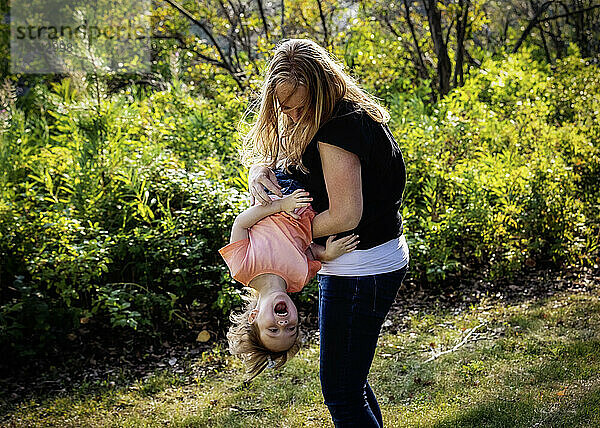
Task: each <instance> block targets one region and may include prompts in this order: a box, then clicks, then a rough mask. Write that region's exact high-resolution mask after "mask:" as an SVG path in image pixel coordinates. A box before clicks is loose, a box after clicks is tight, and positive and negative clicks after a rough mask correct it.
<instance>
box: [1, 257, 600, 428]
mask: <svg viewBox="0 0 600 428" xmlns="http://www.w3.org/2000/svg"><path fill="white" fill-rule="evenodd" d="M301 309H302V311H301V314H302V324H303V326H304V330H305V338H306V345H305V346H304V348H303V349H302V351H301V352H300V353H299V355H298V356H297V357H296V358H294V359H293V360H292V361H290V363H289V364H288V365H286V366H285V367H284V368H283V369H282V370H280V371H275V372H274V371H270V370H269V371H267V372H265V373H263V374H262V375H261V376H260V377H259V378H258V379H257V380H256V381H254V382H253V383H251V384H249V385H248V384H245V383H244V382H243V376H242V375H241V366H240V364H239V362H238V361H237V360H236V359H234V358H232V357H230V356H229V355H228V353H227V351H226V347H225V342H224V341H223V339H222V338H221V339H218V340H214V337H215V335H214V334H213V335H212V337H213V340H211V341H209V342H207V343H198V342H196V341H195V337H196V335H197V333H198V330H199V329H204V328H207V329H209V330H210V331H212V332H213V333H219V332H221V333H222V330H220V329H222V328H224V324H221V325H219V322H218V320H204V321H201V322H200V321H199V322H198V328H196V329H192V330H190V331H187V332H182V331H180V332H173V333H171V336H170V337H167V338H166V339H163V340H162V341H161V342H162V343H161V344H160V345H159V346H157V345H156V344H154V345H152V346H146V347H144V344H140V343H136V342H135V341H134V340H133V339H127V338H125V339H124V338H119V339H118V340H120V342H119V341H118V340H117V339H114V340H113V341H110V340H107V339H105V338H103V339H101V338H98V339H97V340H92V339H91V338H90V337H89V336H84V337H80V338H77V339H76V340H74V342H75V343H73V344H72V346H71V347H70V348H69V349H68V350H65V349H63V350H57V351H59V352H57V353H56V356H55V357H54V358H52V359H51V360H46V361H32V362H29V363H28V364H26V365H24V366H21V367H19V366H18V365H13V366H12V371H11V372H10V373H8V372H7V373H6V374H5V375H3V377H2V383H1V386H2V388H1V396H0V406H1V408H0V409H1V412H0V424H2V425H3V426H8V427H13V426H14V427H24V426H27V427H29V426H86V427H88V426H90V427H92V426H132V427H133V426H136V427H137V426H173V427H206V426H209V427H227V428H229V427H236V426H239V427H252V426H277V427H279V426H281V427H296V426H298V427H300V426H319V427H320V426H332V425H331V422H330V419H329V414H328V412H327V409H326V407H325V406H324V404H323V403H322V396H321V393H320V386H319V380H318V334H317V333H318V332H317V330H316V319H315V316H314V315H313V313H314V311H310V304H306V305H304V307H303V308H301ZM221 337H222V336H221ZM5 368H6V367H5ZM599 373H600V272H599V271H598V269H595V270H593V269H584V268H576V267H572V268H569V269H562V270H556V269H554V270H552V269H538V270H533V269H532V270H530V271H528V272H526V273H524V274H522V275H521V276H519V277H518V278H517V279H513V280H510V281H494V282H490V281H485V280H482V279H479V280H469V281H461V280H457V279H455V280H454V281H448V283H447V284H445V285H444V286H443V287H439V288H436V289H429V290H419V289H417V288H416V287H415V286H414V285H413V284H411V283H410V282H408V283H407V284H406V285H405V286H404V287H403V289H402V290H401V291H400V293H399V294H398V298H397V300H396V303H395V305H394V307H393V309H392V311H391V312H390V314H389V316H388V318H387V320H386V322H385V324H384V328H383V331H382V335H381V337H380V341H379V345H378V349H377V354H376V357H375V361H374V363H373V367H372V369H371V375H370V382H371V384H372V386H373V389H374V390H375V392H376V394H377V396H378V399H379V401H380V404H381V407H382V412H383V415H384V422H385V424H386V426H389V427H436V428H437V427H486V426H487V427H554V426H561V427H571V426H572V427H593V426H600V410H599V409H600V374H599Z"/></svg>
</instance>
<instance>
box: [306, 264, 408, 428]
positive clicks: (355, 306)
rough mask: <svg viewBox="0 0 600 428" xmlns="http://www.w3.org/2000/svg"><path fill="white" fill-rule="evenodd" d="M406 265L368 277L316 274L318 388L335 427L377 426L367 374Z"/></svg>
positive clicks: (380, 424)
mask: <svg viewBox="0 0 600 428" xmlns="http://www.w3.org/2000/svg"><path fill="white" fill-rule="evenodd" d="M407 270H408V265H407V266H405V267H403V268H402V269H398V270H396V271H393V272H389V273H382V274H377V275H368V276H351V277H347V276H333V275H317V278H318V280H319V331H320V342H321V343H320V351H319V352H320V355H319V360H320V370H319V376H320V380H321V389H322V391H323V398H324V401H325V404H326V405H327V407H328V408H329V412H330V413H331V417H332V419H333V422H334V424H335V426H336V427H337V428H339V427H344V428H345V427H363V428H367V427H376V428H382V427H383V421H382V418H381V410H380V409H379V405H378V404H377V400H376V398H375V394H373V391H372V390H371V387H370V385H369V382H368V381H367V375H368V374H369V369H370V368H371V363H372V361H373V356H374V355H375V347H376V346H377V339H378V337H379V333H380V331H381V325H382V324H383V320H384V318H385V316H386V315H387V313H388V311H389V310H390V307H391V305H392V303H393V302H394V299H395V298H396V293H397V292H398V288H399V287H400V284H401V283H402V280H403V279H404V277H405V275H406V271H407Z"/></svg>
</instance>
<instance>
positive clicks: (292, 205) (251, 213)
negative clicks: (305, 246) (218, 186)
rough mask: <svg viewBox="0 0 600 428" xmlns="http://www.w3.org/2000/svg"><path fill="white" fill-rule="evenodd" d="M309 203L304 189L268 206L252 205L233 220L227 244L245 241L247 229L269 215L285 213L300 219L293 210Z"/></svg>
mask: <svg viewBox="0 0 600 428" xmlns="http://www.w3.org/2000/svg"><path fill="white" fill-rule="evenodd" d="M310 201H312V198H311V197H309V196H308V192H306V191H304V189H298V190H296V191H295V192H294V193H292V194H291V195H287V196H285V197H284V198H282V199H277V200H275V201H272V203H270V204H269V205H264V206H263V205H254V206H252V207H250V208H247V209H246V210H244V211H242V212H241V213H240V214H238V216H237V217H236V218H235V221H234V222H233V227H232V228H231V236H230V238H229V242H230V243H231V242H235V241H240V240H242V239H247V238H248V229H249V228H251V227H252V226H254V225H255V224H256V223H257V222H258V221H260V220H262V219H263V218H265V217H267V216H270V215H271V214H275V213H278V212H281V211H285V212H287V213H288V214H290V215H291V216H292V217H294V218H296V219H299V218H300V217H299V216H298V215H297V214H296V213H294V210H295V209H296V208H299V207H305V206H307V205H309V204H310Z"/></svg>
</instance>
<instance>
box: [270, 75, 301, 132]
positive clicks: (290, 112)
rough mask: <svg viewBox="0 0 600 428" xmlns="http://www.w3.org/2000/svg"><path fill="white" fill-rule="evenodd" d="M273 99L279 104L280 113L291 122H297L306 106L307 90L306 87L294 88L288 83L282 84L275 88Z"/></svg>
mask: <svg viewBox="0 0 600 428" xmlns="http://www.w3.org/2000/svg"><path fill="white" fill-rule="evenodd" d="M275 97H276V98H277V102H278V103H279V108H280V109H281V112H282V113H283V114H285V115H286V116H287V117H289V118H290V119H291V120H292V122H294V123H296V122H298V119H300V116H302V110H303V109H304V107H306V105H307V100H308V89H306V86H302V85H300V86H298V87H296V89H295V90H294V86H293V85H292V84H288V83H282V84H280V85H277V86H276V87H275Z"/></svg>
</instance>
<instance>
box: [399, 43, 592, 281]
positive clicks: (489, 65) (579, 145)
mask: <svg viewBox="0 0 600 428" xmlns="http://www.w3.org/2000/svg"><path fill="white" fill-rule="evenodd" d="M574 76H576V77H574ZM566 88H572V90H571V91H568V90H566ZM599 95H600V80H599V78H598V73H597V68H596V67H593V66H589V63H585V62H584V60H580V59H578V57H577V55H573V56H571V57H568V58H565V59H564V60H562V61H560V62H559V63H558V64H557V70H556V71H555V72H554V73H552V72H551V71H550V69H549V67H548V66H546V65H544V64H541V63H538V62H536V61H535V60H533V59H532V58H531V56H530V53H529V50H527V49H524V50H523V51H521V52H520V53H518V54H516V55H511V56H508V57H506V58H505V59H503V60H502V61H492V60H488V61H487V62H486V63H484V65H483V67H482V69H481V71H480V72H479V73H478V74H477V75H475V76H472V78H471V79H469V80H468V81H467V83H466V84H465V86H464V87H462V88H460V89H456V90H454V91H453V92H452V93H451V94H450V95H449V96H448V97H447V98H445V99H444V100H443V101H442V102H440V103H439V104H438V105H436V106H435V110H434V111H433V114H431V115H428V111H427V108H426V107H425V106H424V105H422V104H421V103H420V101H419V100H418V99H415V98H408V99H406V98H401V97H397V98H395V99H393V100H392V102H391V108H392V110H393V113H394V114H393V116H394V118H395V121H394V123H393V128H394V129H393V131H394V133H395V135H396V136H397V139H398V142H399V143H400V147H401V148H402V149H403V151H404V154H405V158H406V161H407V168H408V172H407V174H408V184H407V189H406V194H405V205H404V211H403V214H404V216H405V220H406V222H407V226H408V232H407V233H408V236H409V238H410V242H409V245H410V244H412V245H410V248H411V258H412V260H414V261H415V262H416V263H415V265H416V268H417V270H418V271H419V274H420V275H423V278H424V279H425V278H426V279H427V280H429V281H431V282H439V281H443V280H444V279H445V278H446V275H447V274H448V273H449V272H455V273H460V272H462V271H463V270H464V269H469V268H471V269H476V268H478V267H485V266H489V267H490V269H491V274H492V276H504V275H510V274H512V273H514V272H517V271H519V270H520V269H522V268H523V267H524V265H529V266H533V265H535V264H536V262H540V261H547V260H550V261H552V262H554V263H559V264H560V263H574V264H581V263H588V264H594V263H597V258H598V240H599V229H598V224H599V221H598V220H599V218H598V212H599V211H598V206H599V203H600V199H599V197H598V193H597V192H595V191H594V190H593V185H592V183H593V182H594V181H595V179H594V177H597V176H598V167H599V162H600V157H599V149H598V146H597V141H598V138H597V135H598V129H599V128H598V125H597V123H595V121H594V119H593V118H594V117H595V115H596V114H597V113H595V112H598V111H599V110H600V104H599V103H598V100H599V99H600V97H599ZM567 99H568V100H569V101H568V102H567V101H566V100H567ZM565 104H567V105H565ZM567 106H569V107H567ZM584 159H585V161H584Z"/></svg>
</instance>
